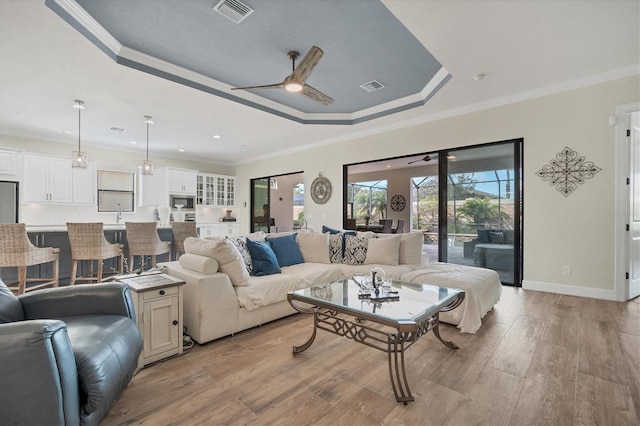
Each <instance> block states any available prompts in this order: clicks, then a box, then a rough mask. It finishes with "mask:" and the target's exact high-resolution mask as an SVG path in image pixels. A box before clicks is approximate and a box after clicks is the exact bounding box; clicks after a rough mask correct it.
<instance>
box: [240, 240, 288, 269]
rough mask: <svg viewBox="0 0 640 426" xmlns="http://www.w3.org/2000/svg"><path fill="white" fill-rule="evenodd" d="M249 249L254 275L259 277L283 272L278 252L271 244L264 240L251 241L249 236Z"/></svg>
mask: <svg viewBox="0 0 640 426" xmlns="http://www.w3.org/2000/svg"><path fill="white" fill-rule="evenodd" d="M247 249H249V254H250V255H251V263H252V264H253V275H255V276H258V277H259V276H262V275H273V274H279V273H280V272H281V271H280V266H278V259H277V258H276V254H275V253H274V252H273V250H272V249H271V246H270V245H269V244H267V243H266V242H264V241H251V240H250V239H249V238H247Z"/></svg>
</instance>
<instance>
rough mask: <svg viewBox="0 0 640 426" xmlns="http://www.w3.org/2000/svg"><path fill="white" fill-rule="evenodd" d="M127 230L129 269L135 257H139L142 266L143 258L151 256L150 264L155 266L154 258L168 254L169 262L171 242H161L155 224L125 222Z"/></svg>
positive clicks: (131, 267)
mask: <svg viewBox="0 0 640 426" xmlns="http://www.w3.org/2000/svg"><path fill="white" fill-rule="evenodd" d="M124 224H125V226H126V228H127V246H128V248H129V268H130V269H134V268H133V261H134V259H135V257H136V256H140V257H141V261H140V264H141V266H145V264H144V256H151V264H150V265H148V266H150V267H153V266H155V265H156V256H157V255H159V254H165V253H169V260H171V242H169V241H162V240H161V239H160V236H159V235H158V224H157V223H156V222H125V223H124Z"/></svg>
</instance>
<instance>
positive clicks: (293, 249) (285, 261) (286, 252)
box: [267, 234, 304, 268]
mask: <svg viewBox="0 0 640 426" xmlns="http://www.w3.org/2000/svg"><path fill="white" fill-rule="evenodd" d="M267 243H268V244H269V246H271V249H272V250H273V252H274V253H275V254H276V258H277V259H278V265H280V267H281V268H282V267H283V266H291V265H297V264H298V263H304V257H302V252H301V251H300V247H298V243H297V242H296V234H293V235H285V236H284V237H275V238H268V237H267Z"/></svg>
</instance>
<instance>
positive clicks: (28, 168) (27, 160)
mask: <svg viewBox="0 0 640 426" xmlns="http://www.w3.org/2000/svg"><path fill="white" fill-rule="evenodd" d="M23 200H24V201H26V202H38V203H71V202H72V201H73V177H72V168H71V160H70V159H65V158H59V157H48V156H44V155H31V154H26V155H25V156H24V192H23Z"/></svg>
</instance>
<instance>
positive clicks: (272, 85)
mask: <svg viewBox="0 0 640 426" xmlns="http://www.w3.org/2000/svg"><path fill="white" fill-rule="evenodd" d="M281 87H284V82H282V83H276V84H263V85H262V86H247V87H232V88H231V90H246V89H278V88H281Z"/></svg>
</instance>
